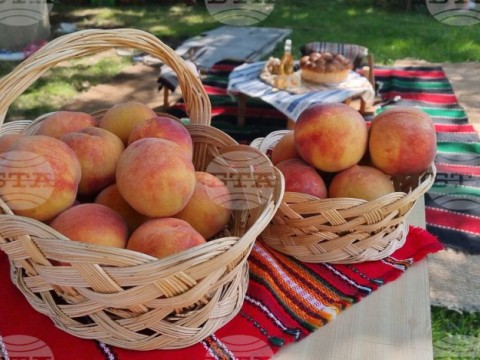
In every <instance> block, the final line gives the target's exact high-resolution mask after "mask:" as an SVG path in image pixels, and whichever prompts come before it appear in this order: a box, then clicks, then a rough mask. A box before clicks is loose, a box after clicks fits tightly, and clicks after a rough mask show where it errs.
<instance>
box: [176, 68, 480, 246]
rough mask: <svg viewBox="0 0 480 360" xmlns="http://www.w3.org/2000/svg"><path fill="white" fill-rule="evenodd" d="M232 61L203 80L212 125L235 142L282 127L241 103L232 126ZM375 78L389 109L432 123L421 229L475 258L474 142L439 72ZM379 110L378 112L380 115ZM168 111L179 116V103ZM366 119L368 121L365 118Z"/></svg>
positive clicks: (406, 71)
mask: <svg viewBox="0 0 480 360" xmlns="http://www.w3.org/2000/svg"><path fill="white" fill-rule="evenodd" d="M237 65H239V63H238V62H228V61H227V62H222V63H219V64H217V65H216V66H214V67H213V68H212V70H211V71H210V73H209V74H208V75H207V76H206V78H205V80H204V84H205V89H206V90H207V93H208V94H209V97H210V100H211V103H212V115H213V116H212V126H215V127H218V128H220V129H222V130H223V131H225V132H226V133H228V134H229V135H231V136H232V137H234V138H235V139H236V140H237V141H239V142H244V143H248V142H250V141H251V140H253V139H255V138H257V137H262V136H265V135H266V134H268V133H270V132H272V131H274V130H278V129H283V128H285V125H286V118H285V116H284V115H283V114H282V113H280V112H279V111H277V110H276V109H275V108H273V107H272V106H271V105H269V104H267V103H265V102H263V101H261V100H258V99H250V98H249V99H247V106H246V124H245V126H243V127H239V126H237V125H236V122H237V111H238V103H237V99H236V98H234V97H233V96H231V95H229V94H228V93H227V92H226V88H227V84H228V74H229V73H230V71H232V70H233V68H234V67H235V66H237ZM375 79H376V82H377V84H378V89H379V90H378V91H379V94H380V95H381V97H382V98H383V100H384V101H388V100H390V101H393V100H395V99H398V98H400V100H398V101H394V102H393V103H391V104H390V105H386V106H385V107H384V108H387V107H389V106H397V105H409V106H416V107H419V108H420V109H422V110H423V111H425V112H427V113H428V114H429V115H430V116H431V117H432V118H433V120H434V122H435V128H436V130H437V140H438V155H437V158H436V166H437V172H438V174H437V178H436V181H435V184H434V185H433V187H432V189H431V190H430V191H429V192H428V194H427V195H426V199H425V201H426V220H427V229H428V230H429V231H430V232H432V233H433V234H435V235H437V236H438V238H439V239H440V240H441V241H442V242H443V243H444V244H445V245H446V246H448V247H450V248H453V249H457V250H462V251H466V252H469V253H480V206H479V205H480V143H479V137H478V134H477V133H476V132H475V129H474V128H473V126H472V125H471V124H470V123H469V122H468V118H467V115H466V113H465V111H464V109H463V108H462V106H461V105H460V104H459V103H458V99H457V97H456V96H455V94H454V91H453V89H452V86H451V84H450V82H449V80H448V78H447V77H446V75H445V72H444V71H443V69H442V68H441V67H438V66H434V67H432V66H430V67H376V68H375ZM381 110H382V109H380V111H381ZM172 112H173V113H174V114H175V115H177V116H185V106H184V104H183V103H182V102H179V103H178V104H176V105H175V106H174V107H173V109H172ZM367 120H368V119H367Z"/></svg>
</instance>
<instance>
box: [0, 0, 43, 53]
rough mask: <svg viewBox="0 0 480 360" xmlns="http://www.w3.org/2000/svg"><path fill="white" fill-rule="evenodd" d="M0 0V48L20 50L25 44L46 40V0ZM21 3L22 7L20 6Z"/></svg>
mask: <svg viewBox="0 0 480 360" xmlns="http://www.w3.org/2000/svg"><path fill="white" fill-rule="evenodd" d="M28 3H29V2H28V1H27V0H0V34H1V36H0V49H7V50H10V51H21V50H22V49H23V48H24V47H25V46H26V45H28V44H30V43H32V42H36V41H43V40H48V39H49V37H50V19H49V11H48V5H47V2H46V1H39V0H37V5H35V6H33V7H32V5H31V4H32V2H30V5H28V6H29V7H28V8H25V6H27V5H26V4H28ZM22 5H23V7H22Z"/></svg>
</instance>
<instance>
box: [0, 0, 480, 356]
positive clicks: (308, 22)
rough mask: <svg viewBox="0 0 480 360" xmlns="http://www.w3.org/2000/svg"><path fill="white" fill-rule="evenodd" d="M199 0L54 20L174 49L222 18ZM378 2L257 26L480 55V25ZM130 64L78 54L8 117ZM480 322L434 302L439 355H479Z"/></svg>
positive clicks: (282, 15) (323, 7)
mask: <svg viewBox="0 0 480 360" xmlns="http://www.w3.org/2000/svg"><path fill="white" fill-rule="evenodd" d="M198 3H199V4H198V5H197V6H195V7H188V6H185V5H183V4H180V5H179V4H168V3H167V4H165V3H164V2H162V4H157V5H149V6H143V7H139V6H136V7H135V6H132V7H115V8H93V7H88V8H82V7H75V6H67V5H55V6H54V8H53V10H54V11H53V12H52V14H51V22H52V28H55V27H56V25H57V24H58V23H59V22H61V21H69V22H74V23H75V24H76V25H77V26H78V28H79V29H87V28H118V27H132V28H137V29H142V30H146V31H148V32H150V33H152V34H154V35H156V36H158V37H159V38H160V39H161V40H162V41H164V42H165V43H166V44H167V45H169V46H171V47H172V48H175V47H177V46H178V45H179V44H180V43H181V42H182V41H183V40H185V39H186V38H189V37H192V36H194V35H197V34H199V33H201V32H202V31H205V30H209V29H212V28H214V27H217V26H219V25H221V24H219V23H217V22H215V21H214V19H213V18H212V17H211V16H210V15H209V14H208V12H207V10H206V9H205V7H204V6H203V2H202V1H199V2H198ZM372 3H373V1H370V0H368V1H367V0H343V1H325V0H322V1H311V0H295V1H294V0H283V1H277V2H276V5H275V9H274V11H273V12H272V13H271V15H270V16H269V17H268V18H267V19H266V20H265V21H264V22H262V23H260V24H258V26H267V27H286V28H290V29H292V30H293V32H292V36H291V37H292V40H293V44H294V48H295V49H297V52H296V55H298V47H299V46H300V45H301V44H303V43H306V42H309V41H334V42H345V43H348V42H350V43H357V44H361V45H364V46H366V47H368V48H369V49H370V51H371V52H372V53H373V54H374V56H375V61H376V63H377V64H378V63H383V64H390V63H392V62H393V61H394V60H396V59H402V58H414V59H423V60H426V61H430V62H464V61H480V43H479V42H478V41H476V40H477V39H480V26H479V25H476V26H470V27H454V26H448V25H444V24H442V23H440V22H438V21H437V20H435V19H434V18H433V17H432V16H431V15H430V14H429V13H428V11H427V10H426V8H425V7H424V6H423V7H421V6H420V7H418V8H416V9H415V10H414V11H412V12H408V13H407V12H405V11H404V10H403V9H402V8H400V7H398V8H391V7H390V8H389V7H373V6H372V5H371V4H372ZM390 3H395V2H394V1H390ZM280 51H281V46H279V47H278V48H277V49H276V50H275V54H279V53H280ZM129 64H131V62H130V61H129V60H128V59H125V58H121V57H118V56H115V55H112V56H109V57H106V58H103V59H101V60H99V61H95V62H93V63H92V62H88V61H87V62H86V63H84V62H82V61H79V60H75V61H71V62H69V63H68V64H66V65H64V66H62V67H58V68H57V67H55V68H54V69H52V70H51V71H50V72H49V73H47V74H45V75H44V76H43V77H42V78H41V79H40V80H38V81H37V82H36V83H35V84H34V85H33V86H31V87H30V88H29V89H28V90H27V91H26V92H25V94H24V95H22V96H20V97H19V98H18V99H17V100H16V101H15V102H14V104H12V106H11V108H10V110H9V114H8V117H9V119H15V118H34V117H36V116H38V115H41V114H43V113H45V112H48V111H52V110H56V109H58V108H60V107H62V106H64V105H65V104H67V103H69V102H70V101H72V100H73V99H74V98H75V96H77V95H78V94H79V93H81V92H82V91H85V90H87V89H88V88H89V87H90V86H92V85H95V84H99V83H102V82H106V81H108V80H109V79H111V78H112V77H113V76H115V74H117V73H119V72H120V71H121V70H122V69H124V68H125V67H126V66H128V65H129ZM15 65H16V64H15V63H9V62H0V76H2V75H4V74H7V73H8V72H10V71H12V69H13V68H14V66H15ZM479 329H480V314H459V313H458V312H455V311H450V310H446V309H443V308H437V307H432V330H433V342H434V348H435V352H436V359H443V360H447V359H463V358H465V359H478V358H480V351H479V350H478V347H477V348H476V349H475V348H473V350H472V347H471V346H472V343H473V344H478V343H480V330H479ZM477 346H478V345H477ZM446 348H447V350H445V349H446ZM452 349H453V350H454V351H453V352H452V351H451V350H452ZM475 351H476V352H475ZM472 354H474V355H473V356H471V355H472Z"/></svg>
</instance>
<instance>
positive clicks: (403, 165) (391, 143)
mask: <svg viewBox="0 0 480 360" xmlns="http://www.w3.org/2000/svg"><path fill="white" fill-rule="evenodd" d="M368 146H369V153H370V158H371V161H372V164H373V165H374V166H375V167H376V168H378V169H380V170H382V171H383V172H385V173H387V174H390V175H393V176H402V175H413V174H421V173H423V172H424V171H425V170H427V169H428V167H429V166H430V165H431V164H432V162H433V161H434V159H435V155H436V153H437V137H436V132H435V126H434V123H433V121H432V119H431V117H430V116H429V115H428V114H427V113H425V112H424V111H422V110H420V109H418V108H415V107H413V106H394V107H391V108H388V109H387V110H385V111H383V112H382V113H380V114H378V115H377V116H376V117H375V118H374V119H373V120H372V123H371V126H370V134H369V143H368Z"/></svg>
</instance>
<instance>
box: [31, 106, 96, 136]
mask: <svg viewBox="0 0 480 360" xmlns="http://www.w3.org/2000/svg"><path fill="white" fill-rule="evenodd" d="M90 126H97V120H96V119H95V118H94V117H93V116H91V115H90V114H87V113H84V112H81V111H57V112H55V113H53V114H52V115H49V116H48V117H46V118H45V119H44V120H43V121H42V122H41V124H40V126H39V127H38V129H37V130H36V131H35V135H46V136H51V137H54V138H56V139H60V138H61V137H62V136H63V135H65V134H68V133H70V132H73V131H78V130H81V129H83V128H86V127H90Z"/></svg>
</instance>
